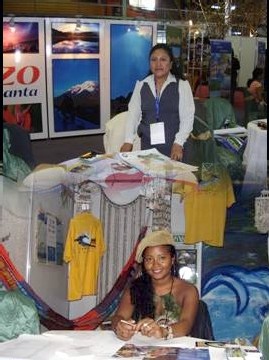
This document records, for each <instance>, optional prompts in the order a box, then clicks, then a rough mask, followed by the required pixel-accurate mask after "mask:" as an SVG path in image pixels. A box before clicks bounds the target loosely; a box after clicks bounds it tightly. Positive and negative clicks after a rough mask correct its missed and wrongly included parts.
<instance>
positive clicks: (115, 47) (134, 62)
mask: <svg viewBox="0 0 269 360" xmlns="http://www.w3.org/2000/svg"><path fill="white" fill-rule="evenodd" d="M156 39H157V24H154V23H146V22H140V23H137V22H133V21H132V22H131V21H130V22H126V23H125V22H124V23H123V22H122V21H118V22H111V23H110V92H111V93H110V103H111V104H110V111H111V117H112V116H115V115H116V114H118V113H120V112H122V111H126V110H127V108H128V103H129V101H130V98H131V95H132V92H133V89H134V87H135V83H136V81H137V80H142V79H143V78H144V77H146V75H147V74H148V72H149V60H148V55H149V52H150V49H151V47H152V45H153V44H154V43H156Z"/></svg>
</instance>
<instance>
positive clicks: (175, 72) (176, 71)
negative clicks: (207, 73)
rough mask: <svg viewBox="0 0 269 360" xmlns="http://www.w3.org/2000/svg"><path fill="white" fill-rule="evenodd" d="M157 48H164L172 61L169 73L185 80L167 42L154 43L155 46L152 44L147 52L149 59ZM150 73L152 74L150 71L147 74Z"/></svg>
mask: <svg viewBox="0 0 269 360" xmlns="http://www.w3.org/2000/svg"><path fill="white" fill-rule="evenodd" d="M158 49H162V50H164V51H165V52H166V53H167V55H168V56H169V58H170V61H171V62H172V68H171V71H170V72H171V74H173V75H174V76H175V78H176V79H177V80H179V79H181V80H186V78H185V77H184V75H183V72H182V68H181V66H180V63H179V61H178V59H175V58H174V55H173V52H172V50H171V48H170V47H169V46H168V45H167V44H164V43H159V44H156V45H155V46H153V47H152V48H151V50H150V52H149V59H150V57H151V55H152V54H153V52H154V51H155V50H158ZM151 74H152V72H151V71H149V73H148V75H151Z"/></svg>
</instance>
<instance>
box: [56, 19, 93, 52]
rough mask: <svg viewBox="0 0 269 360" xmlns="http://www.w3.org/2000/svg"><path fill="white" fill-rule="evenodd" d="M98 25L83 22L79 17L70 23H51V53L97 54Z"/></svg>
mask: <svg viewBox="0 0 269 360" xmlns="http://www.w3.org/2000/svg"><path fill="white" fill-rule="evenodd" d="M99 26H100V25H99V24H98V23H83V22H82V21H81V20H80V19H78V20H77V22H72V23H68V22H66V23H52V25H51V39H52V53H53V54H98V53H99Z"/></svg>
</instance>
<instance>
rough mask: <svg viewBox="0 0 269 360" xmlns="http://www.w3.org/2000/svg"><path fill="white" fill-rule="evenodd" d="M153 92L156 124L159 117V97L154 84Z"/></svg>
mask: <svg viewBox="0 0 269 360" xmlns="http://www.w3.org/2000/svg"><path fill="white" fill-rule="evenodd" d="M155 90H156V98H155V110H156V121H157V122H158V121H159V115H160V96H159V95H158V92H157V87H156V84H155Z"/></svg>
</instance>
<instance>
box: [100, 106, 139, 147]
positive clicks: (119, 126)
mask: <svg viewBox="0 0 269 360" xmlns="http://www.w3.org/2000/svg"><path fill="white" fill-rule="evenodd" d="M127 114H128V111H124V112H121V113H119V114H117V115H115V116H114V117H113V118H112V119H110V120H109V121H108V122H107V123H106V125H105V134H104V136H103V144H104V148H105V152H106V153H113V152H119V151H120V147H121V145H122V144H123V143H124V134H125V124H126V121H127ZM133 150H134V151H135V150H140V138H139V137H138V135H137V136H136V137H135V140H134V143H133Z"/></svg>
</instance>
